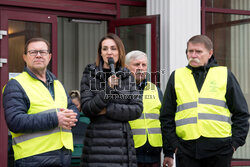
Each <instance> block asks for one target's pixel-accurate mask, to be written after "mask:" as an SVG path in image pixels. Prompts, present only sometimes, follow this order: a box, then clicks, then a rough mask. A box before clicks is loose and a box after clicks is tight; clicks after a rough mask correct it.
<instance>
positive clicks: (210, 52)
mask: <svg viewBox="0 0 250 167" xmlns="http://www.w3.org/2000/svg"><path fill="white" fill-rule="evenodd" d="M213 53H214V50H213V49H211V50H210V51H209V58H211V56H212V55H213Z"/></svg>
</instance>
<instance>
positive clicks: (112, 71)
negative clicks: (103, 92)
mask: <svg viewBox="0 0 250 167" xmlns="http://www.w3.org/2000/svg"><path fill="white" fill-rule="evenodd" d="M108 63H109V66H110V68H111V75H115V66H114V59H113V58H112V57H110V58H108Z"/></svg>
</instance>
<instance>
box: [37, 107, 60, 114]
mask: <svg viewBox="0 0 250 167" xmlns="http://www.w3.org/2000/svg"><path fill="white" fill-rule="evenodd" d="M58 111H59V110H58ZM52 112H56V109H55V108H53V109H49V110H45V111H41V112H39V113H37V114H46V113H52Z"/></svg>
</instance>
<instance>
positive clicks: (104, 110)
mask: <svg viewBox="0 0 250 167" xmlns="http://www.w3.org/2000/svg"><path fill="white" fill-rule="evenodd" d="M106 112H107V109H106V108H104V109H102V111H101V112H99V113H98V115H104V114H106Z"/></svg>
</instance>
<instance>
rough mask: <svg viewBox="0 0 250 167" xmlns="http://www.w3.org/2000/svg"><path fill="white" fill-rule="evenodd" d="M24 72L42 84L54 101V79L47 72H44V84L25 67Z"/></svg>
mask: <svg viewBox="0 0 250 167" xmlns="http://www.w3.org/2000/svg"><path fill="white" fill-rule="evenodd" d="M24 71H26V72H27V73H28V74H29V75H30V76H32V77H33V78H35V79H37V80H39V81H41V82H42V83H43V85H44V86H45V87H46V88H48V90H49V92H50V94H51V96H52V98H53V99H55V93H54V84H53V82H54V79H53V76H51V75H50V73H49V72H48V71H46V83H44V82H43V81H42V80H40V79H39V78H37V76H36V75H35V74H34V73H32V72H31V71H30V70H29V69H28V68H27V67H25V68H24Z"/></svg>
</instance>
